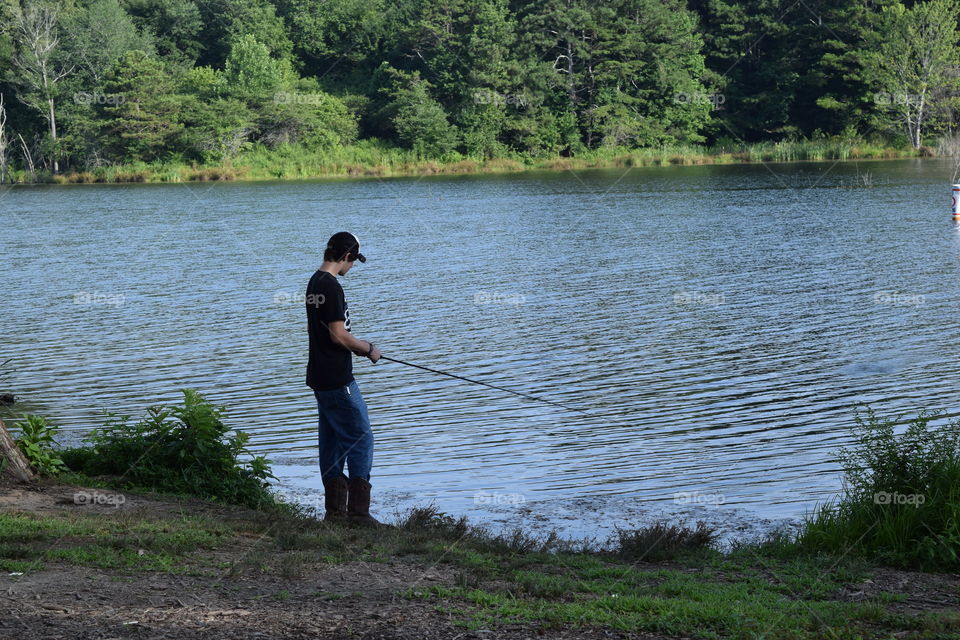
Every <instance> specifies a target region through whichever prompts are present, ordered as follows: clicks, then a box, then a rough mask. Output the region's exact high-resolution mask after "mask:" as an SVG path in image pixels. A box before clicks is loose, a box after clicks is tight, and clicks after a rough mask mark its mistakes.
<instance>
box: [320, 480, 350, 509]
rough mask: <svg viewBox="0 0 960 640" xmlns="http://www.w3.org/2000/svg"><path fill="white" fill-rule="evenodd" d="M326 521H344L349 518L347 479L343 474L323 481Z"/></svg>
mask: <svg viewBox="0 0 960 640" xmlns="http://www.w3.org/2000/svg"><path fill="white" fill-rule="evenodd" d="M323 502H324V507H325V508H326V513H325V514H324V516H323V519H324V520H344V519H346V517H347V478H346V476H344V475H343V474H342V473H341V474H340V475H338V476H334V477H332V478H327V479H326V480H324V481H323Z"/></svg>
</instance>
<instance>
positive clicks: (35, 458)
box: [13, 415, 66, 475]
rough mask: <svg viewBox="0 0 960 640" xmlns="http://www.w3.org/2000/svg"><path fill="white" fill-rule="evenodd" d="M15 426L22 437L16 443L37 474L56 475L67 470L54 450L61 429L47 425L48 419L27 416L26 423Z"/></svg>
mask: <svg viewBox="0 0 960 640" xmlns="http://www.w3.org/2000/svg"><path fill="white" fill-rule="evenodd" d="M13 426H14V427H15V428H17V429H19V430H20V437H19V438H17V439H16V441H15V442H16V443H17V447H19V448H20V451H22V452H23V455H24V456H25V457H26V458H27V461H28V462H30V466H32V467H33V468H34V469H35V470H36V471H37V473H40V474H43V475H56V474H58V473H60V472H61V471H64V470H65V469H66V465H64V462H63V460H61V459H60V456H59V455H58V453H57V451H56V450H55V449H54V445H55V444H56V442H55V441H54V438H53V437H54V435H56V433H57V431H59V430H60V428H59V427H56V426H54V425H51V424H47V420H46V418H42V417H40V416H34V415H29V416H26V420H25V421H24V422H18V423H16V424H15V425H13Z"/></svg>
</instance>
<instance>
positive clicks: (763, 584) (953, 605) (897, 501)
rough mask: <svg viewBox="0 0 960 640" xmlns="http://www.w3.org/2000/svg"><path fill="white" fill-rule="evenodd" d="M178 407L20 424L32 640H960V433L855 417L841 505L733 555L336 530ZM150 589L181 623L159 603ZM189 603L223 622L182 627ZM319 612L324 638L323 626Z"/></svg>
mask: <svg viewBox="0 0 960 640" xmlns="http://www.w3.org/2000/svg"><path fill="white" fill-rule="evenodd" d="M183 393H184V401H183V403H182V404H181V405H171V406H162V407H150V408H149V409H148V410H147V412H146V415H145V416H144V417H143V418H141V419H140V420H137V421H131V420H130V418H129V417H126V416H119V417H117V416H114V417H112V418H111V419H109V420H108V421H107V422H106V424H105V425H104V426H103V427H102V428H101V429H98V430H95V431H94V432H93V433H92V434H91V435H90V437H89V439H88V440H89V444H88V446H84V447H79V448H74V449H65V450H64V449H59V448H58V447H56V444H55V439H54V436H55V435H56V428H55V427H53V426H52V425H49V424H47V423H46V421H45V420H43V419H42V418H39V417H37V416H27V417H26V418H25V420H24V421H22V422H20V423H17V425H15V427H16V431H17V433H18V435H19V438H18V440H17V443H18V445H19V447H20V448H21V450H23V451H24V453H25V454H26V455H27V456H28V458H29V460H30V463H31V465H33V466H34V468H36V469H38V470H43V471H45V473H46V479H44V480H41V481H40V482H38V483H36V484H31V485H26V486H22V485H12V484H7V485H0V592H3V591H4V588H6V593H7V594H8V596H6V597H7V598H8V599H12V600H13V601H14V602H15V603H17V605H18V607H19V608H15V609H14V610H13V613H12V614H6V613H4V612H3V610H2V609H0V630H3V629H4V628H7V627H13V626H16V625H17V624H24V619H25V616H26V615H27V614H30V615H32V616H33V617H32V618H29V619H30V620H31V621H32V622H34V623H35V624H36V625H39V626H40V627H42V629H43V632H42V633H40V634H38V635H36V636H33V635H30V634H29V633H26V635H23V634H20V635H19V636H18V637H20V638H21V640H30V639H31V638H33V637H38V638H39V637H50V636H51V634H53V635H56V634H59V635H60V636H61V637H79V636H76V634H75V633H74V631H75V629H74V628H73V627H72V626H71V625H73V624H74V623H75V622H76V621H77V620H80V624H83V623H84V622H86V621H87V620H88V619H89V618H91V617H93V618H94V619H95V622H97V621H98V622H97V624H101V623H102V625H104V626H106V627H111V625H113V626H117V629H118V630H119V629H121V628H122V625H124V624H129V620H130V619H131V618H132V619H133V620H134V624H137V625H141V626H140V627H139V633H140V635H138V637H157V638H160V637H163V638H175V639H176V638H180V637H193V636H192V635H190V634H191V633H192V631H191V630H194V626H195V625H197V624H199V625H201V626H202V625H203V624H207V623H209V621H210V615H209V610H208V609H209V607H210V606H213V605H210V604H208V603H210V602H216V603H218V604H217V605H216V606H217V607H219V608H218V609H217V610H218V611H227V612H231V615H233V613H235V612H236V611H243V612H244V613H243V615H244V616H249V617H245V618H244V620H245V623H244V624H245V625H246V626H245V627H244V628H243V629H238V628H233V627H230V626H229V625H227V626H225V627H219V626H218V627H216V630H217V631H218V632H222V635H213V636H204V637H223V638H237V637H243V638H245V637H250V638H254V637H264V635H266V636H276V637H304V638H316V637H330V638H342V637H364V638H368V637H392V638H402V639H404V640H406V638H423V637H430V638H450V639H451V640H453V639H455V638H463V637H465V634H467V633H472V632H476V633H477V634H479V633H492V634H495V635H494V636H492V637H497V638H501V637H502V638H512V637H516V638H520V637H529V636H530V635H531V634H550V636H551V637H565V638H600V637H610V634H613V633H627V634H644V635H643V636H642V637H644V638H648V639H650V638H673V637H689V638H704V639H719V638H731V639H737V640H747V639H757V638H783V639H811V640H812V639H814V638H839V639H849V640H855V639H865V638H930V639H933V638H937V639H948V638H956V639H957V640H960V576H958V575H956V574H947V573H935V572H946V571H953V570H956V569H957V568H960V563H958V558H957V554H956V552H955V549H956V540H958V539H960V537H958V536H960V532H958V530H957V524H956V523H957V518H956V514H957V513H958V512H957V506H956V505H957V500H958V498H960V494H958V491H957V489H956V487H957V486H960V464H958V461H960V421H954V422H951V423H949V424H947V425H945V426H941V427H938V428H933V426H932V423H933V422H934V421H935V419H936V418H939V417H941V416H940V414H936V413H933V414H928V413H921V414H920V415H919V416H917V417H916V418H914V419H913V420H912V421H910V422H909V424H907V425H906V427H905V428H903V425H902V424H901V422H900V420H899V418H898V419H893V418H888V419H884V418H879V417H877V416H876V415H874V414H873V413H872V412H869V411H868V413H867V414H866V417H865V418H864V417H861V416H860V415H858V416H857V420H856V427H855V428H854V429H853V432H854V435H855V438H854V440H853V443H852V444H851V446H850V447H849V448H845V449H841V451H840V454H839V459H840V461H841V462H842V463H843V466H844V472H845V479H846V489H845V491H844V493H843V495H841V496H840V497H839V498H838V500H837V501H835V502H831V503H827V504H824V505H821V506H820V507H819V508H818V510H817V511H815V512H814V513H813V514H811V516H810V517H808V519H807V522H806V524H805V527H804V529H803V531H801V533H800V534H799V536H784V535H780V534H773V535H771V536H770V537H769V538H768V539H767V540H762V541H747V542H744V541H741V542H737V543H735V544H734V545H733V547H732V548H726V547H724V548H723V549H720V548H719V547H718V545H717V544H716V539H715V535H714V532H713V531H711V530H710V529H709V528H708V527H706V526H705V525H702V524H698V525H697V526H696V527H693V528H688V527H686V526H682V525H671V524H668V523H663V522H658V523H654V524H652V525H647V526H644V527H640V528H630V527H625V528H621V529H618V530H617V534H616V535H615V536H613V537H612V538H610V539H609V540H606V541H603V542H600V543H597V542H595V541H587V540H584V541H580V542H578V541H571V540H562V539H560V538H559V537H558V536H557V535H556V534H554V533H543V534H539V535H538V534H532V533H531V532H529V531H523V530H515V531H513V532H510V533H506V534H505V533H499V534H495V533H492V532H490V531H489V530H487V529H485V528H483V527H479V526H475V525H472V524H470V523H468V522H467V521H466V519H465V518H459V519H457V518H453V517H451V516H448V515H445V514H443V513H439V512H437V511H436V510H435V509H434V508H432V507H430V506H423V507H418V508H414V509H412V510H410V511H408V512H407V513H405V514H401V515H398V516H397V517H396V518H395V521H394V526H393V527H392V528H388V529H368V528H363V527H359V528H358V527H356V526H351V525H349V524H343V523H337V522H328V521H324V520H321V519H319V518H318V517H317V515H318V514H315V513H314V512H313V510H311V509H306V508H303V507H296V506H292V505H289V504H286V503H284V502H283V501H282V500H279V499H278V498H277V496H276V494H274V493H273V492H272V491H271V490H270V487H269V485H268V483H267V482H266V481H267V478H270V477H272V476H271V474H270V469H269V466H268V465H267V462H266V461H265V460H264V459H263V458H260V457H256V456H253V455H252V454H251V453H250V451H249V450H247V448H246V446H245V445H246V442H247V439H246V436H245V435H244V434H242V433H240V432H236V431H234V430H232V429H230V428H229V427H228V425H227V419H226V414H225V411H224V408H223V407H217V406H214V405H212V404H211V403H209V402H208V401H206V400H205V399H204V398H203V397H201V396H200V395H199V394H197V393H196V392H194V391H192V390H189V389H186V390H184V391H183ZM901 497H902V499H901ZM381 516H382V513H381ZM918 569H921V570H928V571H931V573H922V572H920V571H918ZM4 573H6V576H5V577H4V575H3V574H4ZM334 575H339V576H341V578H342V577H343V576H344V575H347V576H349V577H348V578H347V579H345V580H344V579H341V578H337V579H334V577H333V576H334ZM117 583H122V585H123V588H117V587H116V584H117ZM131 585H132V586H131ZM144 590H146V591H147V592H148V593H152V592H153V591H163V592H164V593H165V594H166V595H165V598H166V600H165V602H168V603H169V602H177V603H179V608H168V609H163V608H161V609H162V610H161V609H158V608H157V607H156V606H155V605H156V603H155V602H153V600H150V599H147V600H148V601H149V602H150V603H152V604H151V605H150V606H147V604H145V600H144V598H143V597H142V596H141V595H140V594H141V593H142V592H143V591H144ZM105 591H106V592H109V596H104V595H103V594H104V592H105ZM31 594H32V597H34V599H37V598H39V599H41V600H42V601H43V603H44V604H43V606H42V607H41V609H43V610H42V611H41V610H38V609H36V608H34V609H30V607H31V606H32V604H31V601H30V600H29V599H28V596H30V595H31ZM104 597H107V598H108V599H109V600H110V607H111V609H110V611H111V612H112V613H110V614H109V615H107V614H104V613H103V612H102V611H101V610H100V609H97V608H96V607H86V608H83V609H82V614H83V615H81V616H78V615H76V614H78V613H80V611H79V610H78V609H77V606H76V604H75V601H76V600H78V599H79V600H81V601H84V600H91V601H92V600H93V599H96V598H104ZM190 597H193V598H196V599H197V600H199V601H200V602H202V603H203V607H207V608H203V607H201V608H199V609H197V610H196V611H193V610H191V612H186V613H189V615H187V614H186V613H185V611H184V610H183V609H184V608H185V607H187V605H186V604H184V603H185V600H186V599H188V598H190ZM341 601H343V602H341ZM345 602H349V606H346V605H345V604H344V603H345ZM321 603H324V604H323V606H327V605H329V609H325V610H324V611H325V612H326V613H324V614H323V615H321V616H320V620H321V623H322V624H321V626H322V628H323V629H325V630H326V631H329V632H330V635H323V634H321V633H319V632H318V629H319V628H320V627H318V626H317V625H318V624H320V623H318V622H317V619H318V618H317V616H318V612H317V609H318V607H319V606H321ZM344 607H346V608H344ZM101 609H102V607H101ZM50 611H55V612H60V613H62V614H64V615H61V616H54V615H53V614H51V613H49V612H50ZM118 611H119V612H121V613H119V614H118V613H116V612H118ZM388 611H390V612H392V613H389V614H388V613H386V612H388ZM327 614H329V617H324V616H325V615H327ZM11 615H12V617H11ZM111 616H113V617H111ZM28 617H29V616H28ZM123 620H127V622H123ZM341 622H342V623H343V624H340V623H341ZM118 625H119V626H118ZM192 625H193V626H192ZM291 625H292V626H291ZM384 625H386V626H387V627H388V628H390V629H392V630H393V631H394V632H391V634H390V635H386V636H384V635H382V634H380V632H381V631H383V628H384ZM26 626H27V628H28V629H30V625H29V624H27V625H26ZM111 629H112V627H111ZM398 630H399V631H398ZM301 631H302V632H303V633H302V634H301V633H300V632H301ZM44 634H46V635H44ZM378 634H380V635H379V636H378ZM125 635H129V633H126V634H125V633H119V632H118V633H113V634H112V635H110V637H121V636H123V637H125Z"/></svg>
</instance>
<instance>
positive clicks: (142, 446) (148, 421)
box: [64, 389, 275, 508]
mask: <svg viewBox="0 0 960 640" xmlns="http://www.w3.org/2000/svg"><path fill="white" fill-rule="evenodd" d="M183 396H184V403H183V406H159V407H150V408H148V409H147V416H146V417H145V418H143V419H142V420H140V421H139V422H137V423H135V424H130V422H129V416H119V417H118V416H116V415H114V414H110V419H109V420H108V422H107V424H106V425H104V426H103V427H102V428H100V429H95V430H94V431H93V432H92V433H91V434H90V436H89V438H88V439H89V441H90V442H91V445H92V446H91V447H90V448H89V449H86V450H83V449H81V450H71V451H69V452H64V454H65V457H66V460H67V463H68V465H69V467H70V468H71V469H72V470H74V471H79V472H81V473H84V474H86V475H90V476H98V475H107V476H115V477H117V479H116V481H115V482H116V483H117V484H121V485H122V486H127V487H144V488H150V489H153V490H156V491H167V492H172V493H180V494H189V495H195V496H199V497H202V498H206V499H210V500H218V501H222V502H228V503H233V504H243V505H247V506H250V507H254V508H257V507H261V506H268V505H272V504H274V498H273V495H272V494H271V493H270V491H269V484H268V482H267V479H268V478H274V477H275V476H274V475H273V474H272V473H271V472H270V467H269V465H268V463H267V460H266V459H265V458H264V457H263V456H253V455H251V453H250V451H249V450H248V449H247V447H246V445H247V442H248V439H249V436H248V435H247V434H245V433H243V432H240V431H236V432H234V433H233V434H231V433H230V431H231V430H230V429H229V428H228V427H227V426H226V425H225V424H224V422H223V419H224V417H225V409H224V408H223V407H215V406H213V405H211V404H210V403H209V402H207V401H206V400H204V399H203V397H201V396H200V394H199V393H197V392H196V391H194V390H192V389H185V390H184V391H183ZM244 459H246V460H245V461H243V460H244Z"/></svg>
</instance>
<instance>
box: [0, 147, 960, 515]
mask: <svg viewBox="0 0 960 640" xmlns="http://www.w3.org/2000/svg"><path fill="white" fill-rule="evenodd" d="M948 164H949V163H947V162H940V161H936V160H927V161H912V160H911V161H895V162H877V163H861V166H860V167H859V168H858V167H856V166H855V165H852V164H834V163H812V164H793V165H769V166H768V167H764V166H740V167H675V168H647V169H631V170H624V169H620V170H602V171H579V172H576V173H572V172H558V173H548V172H544V173H528V174H523V175H509V176H463V177H452V178H450V177H447V178H422V179H394V180H368V181H328V182H297V183H262V184H251V183H248V184H203V185H124V186H106V185H96V186H83V187H49V188H22V189H20V188H18V189H14V190H11V191H8V192H6V193H5V194H0V198H2V199H0V223H2V225H3V228H4V230H5V232H4V234H3V236H2V239H0V251H2V252H3V255H4V257H5V258H6V260H5V261H4V263H3V266H2V267H0V269H2V276H3V280H2V281H3V282H4V289H5V292H6V296H5V300H6V301H7V309H6V310H5V313H4V319H3V328H4V330H3V334H2V342H0V347H2V349H0V355H4V356H8V357H13V358H14V360H15V364H16V373H15V378H14V379H15V384H16V386H17V391H18V392H19V393H20V394H21V395H24V396H27V397H28V398H31V399H33V400H35V401H36V402H39V403H42V410H43V412H44V413H46V414H47V415H48V416H50V417H51V418H52V419H53V420H54V421H55V422H57V423H59V424H62V425H65V427H66V428H68V429H69V430H70V431H71V433H72V434H73V435H74V436H77V435H79V434H80V433H82V432H83V431H84V430H86V429H88V428H90V427H91V426H93V425H95V424H97V423H98V420H99V419H100V409H109V410H114V411H118V412H124V413H133V414H138V413H140V412H142V410H143V408H144V407H146V406H147V405H149V404H152V403H157V402H170V401H176V400H178V399H179V397H180V394H179V391H178V390H179V389H182V388H185V387H195V388H197V389H199V390H200V391H201V392H202V393H204V394H205V395H206V396H207V397H209V398H210V399H212V400H214V401H215V402H217V403H219V404H223V405H226V407H227V408H228V414H229V416H230V420H231V422H232V424H233V425H235V426H236V427H238V428H242V429H246V430H248V431H250V432H251V433H252V435H253V440H254V443H255V445H256V447H257V448H258V449H260V450H262V451H265V452H268V453H269V454H270V456H271V458H272V459H273V460H274V464H275V466H276V470H277V471H278V475H280V476H281V478H282V480H283V485H284V487H285V490H287V491H289V492H290V493H292V494H295V495H298V496H300V497H301V499H304V500H307V501H309V500H312V499H314V498H313V497H311V496H315V495H316V494H315V493H311V492H312V491H314V490H316V489H317V488H319V487H321V485H320V483H319V478H318V477H317V474H316V472H315V465H316V433H315V428H316V427H315V420H316V407H315V405H314V403H313V396H312V394H311V393H310V390H309V389H307V388H306V387H305V386H304V385H303V378H304V367H305V363H306V346H307V341H306V323H305V316H304V311H303V303H302V299H301V298H300V296H301V294H302V293H303V290H304V288H305V286H306V282H307V280H308V279H309V277H310V275H311V274H312V273H313V271H314V270H315V269H316V268H317V267H318V266H319V263H320V260H321V254H322V246H323V244H324V243H325V241H326V238H327V237H328V236H329V235H330V234H331V233H332V232H333V231H337V230H340V229H349V230H352V231H354V232H356V233H357V234H358V235H359V236H360V238H361V241H362V242H363V246H364V254H365V255H367V257H368V262H367V263H366V264H363V265H358V266H357V268H355V269H353V270H351V272H350V274H349V275H348V276H347V277H346V278H344V279H343V280H342V283H343V285H344V288H345V290H346V293H347V296H348V300H349V301H350V308H351V317H352V319H353V323H354V324H353V326H354V331H355V333H356V334H357V335H359V336H360V337H364V338H370V339H372V340H373V341H375V342H376V343H377V344H378V345H379V346H381V348H382V349H383V351H384V353H385V354H386V355H391V356H394V357H397V358H401V359H404V360H409V361H412V362H416V363H419V364H424V365H427V366H430V367H434V368H438V369H442V370H448V371H451V372H454V373H457V374H459V375H464V376H468V377H474V378H478V379H481V380H485V381H488V382H491V383H493V384H499V385H503V386H507V387H510V388H514V389H516V390H518V391H521V392H524V393H531V394H535V395H541V396H543V397H544V398H548V399H550V400H553V401H556V402H561V403H565V404H570V405H573V406H575V407H578V408H581V409H584V410H586V413H576V412H567V411H563V410H562V409H558V408H557V407H553V406H550V405H545V404H540V403H535V402H531V401H527V400H523V399H521V398H517V397H513V396H510V395H508V394H504V393H500V392H497V391H495V390H492V389H488V388H484V387H480V386H476V385H469V384H466V383H463V382H460V381H456V380H451V379H448V378H443V377H440V376H436V375H433V374H429V373H426V372H422V371H418V370H415V369H411V368H408V367H403V366H401V365H398V364H394V363H387V362H381V363H380V364H378V365H376V366H372V365H369V363H365V361H361V360H357V361H356V370H357V378H358V381H359V383H360V386H361V388H362V389H363V392H364V394H365V398H366V400H367V404H368V406H369V408H370V412H371V419H372V422H373V424H374V431H375V434H376V453H375V461H374V475H373V478H372V481H373V483H374V487H375V489H374V491H375V498H374V499H375V501H376V500H378V496H379V500H381V504H383V501H384V500H386V499H388V498H389V499H390V500H391V504H393V505H396V506H397V507H404V506H408V505H410V504H413V503H421V504H422V503H424V502H427V501H430V500H433V501H435V503H436V504H437V506H438V507H439V508H441V509H443V510H445V511H450V512H456V513H460V512H463V513H470V514H474V515H477V516H483V517H493V516H494V515H495V514H498V513H503V512H510V513H511V514H513V515H516V516H517V517H521V516H522V514H523V513H524V511H523V510H524V509H527V510H529V511H528V513H530V514H536V513H541V514H544V513H546V514H553V516H549V517H548V521H549V520H550V517H555V519H554V520H553V522H554V523H560V524H561V525H563V526H564V527H566V528H567V529H568V530H569V531H571V532H573V533H579V532H581V531H583V530H585V529H590V530H593V529H594V528H596V527H597V526H603V525H602V524H600V523H598V524H596V525H589V526H588V525H585V524H583V522H586V520H585V518H586V516H585V515H584V514H586V513H591V512H592V513H596V512H602V513H603V514H604V516H605V518H604V522H605V523H606V524H609V523H610V522H612V521H613V520H616V519H617V518H622V519H628V518H629V519H634V518H641V517H642V515H643V513H647V512H650V513H652V512H654V511H662V510H666V511H671V512H682V513H686V512H687V511H689V510H690V509H694V510H696V509H705V510H713V511H712V512H713V513H729V512H731V510H740V511H739V512H738V513H742V514H745V515H744V519H745V520H749V519H751V518H782V517H796V516H798V515H800V514H802V513H803V512H804V510H805V509H807V508H809V507H810V506H811V505H812V504H813V503H814V502H815V501H816V500H818V499H821V498H823V497H826V496H829V495H832V494H833V493H834V492H835V491H836V490H837V489H838V487H839V480H838V476H837V469H836V465H835V464H834V463H833V462H832V461H831V458H830V454H831V452H832V451H833V450H834V449H835V448H836V447H837V446H838V445H839V444H841V443H843V442H844V441H845V439H846V437H847V434H846V431H845V429H846V427H847V426H849V425H850V424H851V423H852V420H853V415H854V410H855V407H856V405H857V403H861V402H863V403H870V404H871V405H872V406H873V407H874V408H876V409H878V410H880V411H884V412H892V413H900V412H906V413H914V412H916V411H918V410H919V409H921V408H924V407H926V408H943V409H946V410H947V411H948V413H949V415H951V416H953V415H958V414H960V410H958V391H957V390H956V388H955V385H954V384H952V381H953V380H956V379H957V374H958V369H960V366H958V357H957V355H958V353H957V351H958V348H957V335H956V333H957V329H958V326H957V325H958V323H957V321H956V314H955V312H956V310H957V308H958V306H957V302H958V299H957V298H958V286H957V280H956V278H957V275H958V256H960V235H958V229H960V227H958V226H957V225H955V224H954V223H952V222H951V220H950V216H949V211H948V206H947V204H948V202H949V177H950V173H951V171H952V167H950V166H948ZM865 168H868V169H869V171H870V172H871V174H872V182H873V185H874V186H872V187H859V188H856V187H854V186H852V185H855V184H857V182H858V181H857V176H858V171H859V172H861V173H862V171H863V170H864V169H865ZM378 492H379V493H378ZM685 495H686V496H688V498H684V496H685ZM690 495H697V496H714V498H710V499H711V500H713V503H710V504H706V503H704V500H702V499H699V498H696V499H690V498H689V496H690ZM491 496H492V497H491ZM499 496H506V497H499ZM596 496H599V498H597V497H596ZM716 496H721V497H722V500H720V499H718V498H716ZM521 499H522V501H521ZM578 500H579V501H581V502H582V501H583V500H587V501H588V502H587V503H585V504H587V505H589V506H584V508H583V509H582V510H581V512H580V515H583V516H584V517H583V518H580V517H579V516H576V515H574V516H570V517H572V518H573V523H572V524H571V523H564V522H561V521H563V520H564V519H565V518H567V516H564V515H563V513H566V512H564V511H563V510H564V509H569V508H570V505H571V504H574V502H575V501H578ZM591 500H592V501H593V503H590V501H591ZM684 500H686V502H684ZM581 502H577V504H581ZM575 513H576V512H575ZM518 514H519V515H518ZM578 522H579V523H580V524H579V525H578V524H577V523H578Z"/></svg>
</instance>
